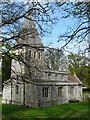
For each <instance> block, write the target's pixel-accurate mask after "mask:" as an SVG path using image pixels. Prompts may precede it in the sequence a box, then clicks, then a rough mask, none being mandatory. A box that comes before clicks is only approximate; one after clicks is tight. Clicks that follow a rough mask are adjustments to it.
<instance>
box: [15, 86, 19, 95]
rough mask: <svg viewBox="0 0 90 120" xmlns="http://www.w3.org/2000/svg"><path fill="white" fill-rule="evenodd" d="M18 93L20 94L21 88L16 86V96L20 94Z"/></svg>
mask: <svg viewBox="0 0 90 120" xmlns="http://www.w3.org/2000/svg"><path fill="white" fill-rule="evenodd" d="M18 92H19V86H18V85H16V94H18Z"/></svg>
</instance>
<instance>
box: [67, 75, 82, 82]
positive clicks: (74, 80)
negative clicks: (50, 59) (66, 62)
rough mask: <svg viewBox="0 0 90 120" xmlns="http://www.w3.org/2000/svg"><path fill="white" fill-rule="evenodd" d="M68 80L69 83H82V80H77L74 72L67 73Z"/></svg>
mask: <svg viewBox="0 0 90 120" xmlns="http://www.w3.org/2000/svg"><path fill="white" fill-rule="evenodd" d="M68 80H69V82H70V83H78V84H82V82H81V81H80V80H79V78H78V77H77V76H76V74H74V75H71V74H68Z"/></svg>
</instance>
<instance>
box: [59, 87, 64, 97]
mask: <svg viewBox="0 0 90 120" xmlns="http://www.w3.org/2000/svg"><path fill="white" fill-rule="evenodd" d="M58 96H60V97H63V87H58Z"/></svg>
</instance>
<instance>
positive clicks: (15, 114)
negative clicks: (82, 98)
mask: <svg viewBox="0 0 90 120" xmlns="http://www.w3.org/2000/svg"><path fill="white" fill-rule="evenodd" d="M2 111H3V120H9V119H11V118H12V119H13V120H14V119H15V120H16V119H17V118H21V119H22V120H25V118H27V119H30V118H33V119H35V118H85V119H87V118H88V102H77V103H68V104H61V105H55V106H51V107H43V108H29V107H23V106H17V105H7V104H3V108H2Z"/></svg>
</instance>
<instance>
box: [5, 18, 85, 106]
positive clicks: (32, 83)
mask: <svg viewBox="0 0 90 120" xmlns="http://www.w3.org/2000/svg"><path fill="white" fill-rule="evenodd" d="M25 25H26V27H25ZM32 25H34V23H33V22H30V21H27V20H26V19H25V21H24V24H23V27H22V28H24V27H25V28H27V27H28V28H29V29H31V27H32ZM34 26H35V25H34ZM33 29H34V27H33ZM22 30H23V29H22ZM35 31H36V32H37V29H36V28H35ZM37 33H38V32H37ZM19 42H20V44H21V43H24V44H26V45H27V46H28V45H29V46H30V47H27V46H26V47H22V49H21V48H18V49H17V50H14V53H16V54H17V55H22V56H23V57H22V58H23V61H25V62H26V64H27V65H28V66H29V67H26V66H25V65H24V63H22V62H18V61H15V60H12V70H13V71H15V73H16V74H15V73H13V72H12V73H11V78H12V79H10V80H7V82H5V83H4V87H3V103H10V104H18V105H24V106H29V107H45V106H52V105H55V104H62V103H67V102H68V101H69V100H79V101H81V100H82V98H83V96H82V83H81V81H80V80H79V79H78V78H77V76H76V75H73V76H70V75H69V74H68V72H67V70H66V66H67V65H65V63H64V65H63V68H62V69H61V70H58V71H56V70H51V69H47V66H46V63H45V62H44V46H43V44H42V42H41V40H40V37H39V35H37V36H35V37H34V38H33V37H32V38H31V37H30V36H26V37H25V38H24V40H19ZM16 44H17V43H15V45H16ZM34 54H35V55H34ZM60 64H62V63H60ZM64 66H65V68H64ZM28 68H29V69H28ZM21 75H22V77H23V80H22V79H21V78H20V77H19V76H21ZM17 85H18V86H17ZM60 87H61V88H62V91H61V92H62V96H59V88H60ZM72 87H73V92H72V91H71V90H72Z"/></svg>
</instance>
